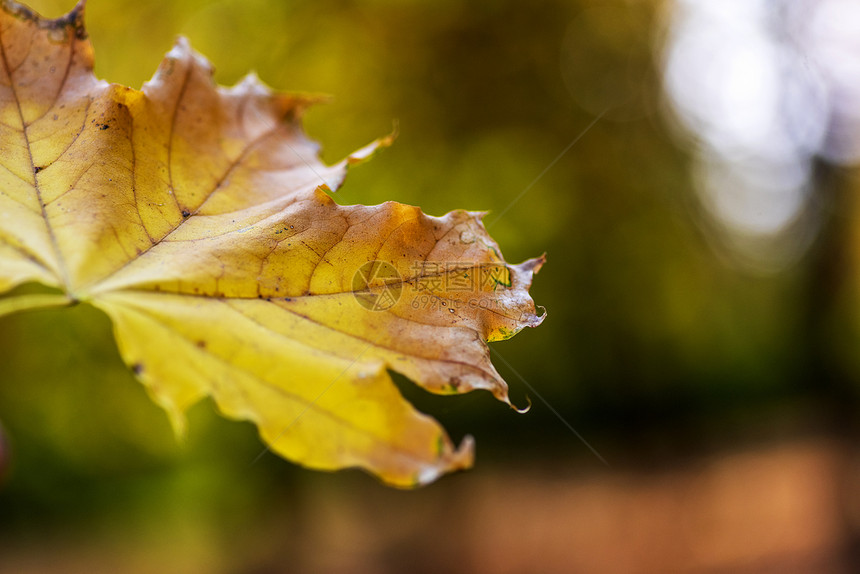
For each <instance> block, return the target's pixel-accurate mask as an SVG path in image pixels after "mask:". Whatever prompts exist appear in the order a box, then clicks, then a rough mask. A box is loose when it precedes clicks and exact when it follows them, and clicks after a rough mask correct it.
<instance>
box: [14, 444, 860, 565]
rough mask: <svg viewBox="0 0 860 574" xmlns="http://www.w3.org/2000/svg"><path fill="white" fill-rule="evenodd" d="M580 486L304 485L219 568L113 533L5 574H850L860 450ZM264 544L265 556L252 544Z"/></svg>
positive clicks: (504, 470)
mask: <svg viewBox="0 0 860 574" xmlns="http://www.w3.org/2000/svg"><path fill="white" fill-rule="evenodd" d="M576 473H577V471H575V470H574V469H570V468H567V469H565V468H557V469H555V472H554V473H553V475H554V476H552V477H548V476H547V473H538V472H530V471H529V470H528V469H524V468H520V469H516V468H511V467H496V468H494V469H493V472H492V473H489V474H486V475H484V476H482V477H481V478H480V479H477V480H470V481H469V483H468V488H463V487H465V486H466V485H464V484H462V483H461V482H458V480H457V478H456V477H455V478H452V479H451V482H450V483H444V482H443V483H442V484H440V485H438V487H431V488H432V489H433V492H432V493H431V495H430V496H427V497H420V500H419V499H412V500H410V499H406V498H402V499H401V502H402V504H400V505H391V504H386V503H385V501H386V500H387V497H388V495H387V494H384V493H383V491H382V490H381V489H380V487H379V486H377V485H375V484H372V483H369V482H364V483H363V485H364V486H363V487H359V488H358V489H357V490H355V489H353V490H351V491H350V492H349V494H347V493H345V492H339V493H338V492H337V491H332V490H330V489H328V488H325V487H321V488H311V489H309V491H308V492H306V493H305V494H306V498H305V506H304V508H305V509H306V511H307V512H309V513H310V515H308V516H304V517H303V518H302V520H300V521H299V522H300V523H302V524H304V525H305V526H306V528H305V529H303V530H301V531H297V530H296V529H295V525H294V524H292V525H291V524H289V523H286V522H284V521H283V520H281V519H280V516H282V514H281V513H280V512H277V511H273V512H271V514H270V518H269V519H268V520H267V521H266V522H264V523H260V524H259V525H257V527H256V528H255V530H256V532H245V533H243V534H242V535H240V536H239V538H238V539H233V540H231V542H230V546H231V547H232V548H231V550H233V551H235V552H232V553H231V556H232V558H226V559H225V558H224V557H223V556H222V557H220V558H218V559H217V560H216V559H215V556H214V555H210V556H209V560H207V559H206V557H205V556H203V555H205V554H206V552H205V550H203V549H201V548H197V549H189V552H188V553H183V552H182V551H181V549H178V548H172V547H171V546H170V544H169V543H168V540H164V541H163V543H165V546H164V547H161V548H160V550H159V549H158V547H157V546H156V550H155V551H153V548H152V546H150V547H149V548H141V547H138V548H134V547H132V546H129V541H128V540H125V541H122V542H121V543H116V541H115V540H112V539H111V537H110V536H105V537H104V538H103V539H88V540H75V541H74V542H70V541H69V540H68V539H57V540H52V539H50V538H48V539H39V540H38V541H33V542H32V543H30V544H24V545H20V544H19V542H20V541H15V540H9V539H8V538H7V539H6V540H4V541H3V542H2V543H0V572H18V573H22V574H25V573H42V572H45V573H47V572H60V571H62V572H66V573H78V572H80V573H84V572H93V571H103V572H109V571H110V572H130V573H136V572H141V573H144V572H155V571H158V572H188V573H193V572H201V573H204V572H206V573H210V572H249V573H264V572H272V573H275V572H328V573H343V574H352V573H355V574H359V573H362V574H376V573H379V574H383V573H392V574H393V573H397V572H412V573H424V572H426V573H431V572H450V573H459V572H462V573H487V574H518V573H523V574H525V573H532V572H541V573H546V574H550V573H559V574H562V573H565V574H568V573H577V572H582V573H590V574H601V573H627V574H662V573H666V572H684V573H690V574H693V573H695V574H717V573H751V574H752V573H770V572H772V573H781V574H791V573H797V574H807V573H821V574H824V573H827V574H842V573H849V572H856V571H857V565H856V564H855V563H854V562H852V560H851V559H852V557H856V556H855V552H854V551H855V550H856V544H857V541H858V533H860V496H858V492H857V490H856V488H855V487H854V485H856V484H858V480H860V458H858V453H857V449H856V447H852V446H848V445H845V444H843V443H840V442H837V441H833V440H827V439H806V440H799V441H795V442H785V443H781V444H773V445H770V446H766V447H760V448H756V449H751V450H745V451H739V452H730V453H724V454H721V455H718V456H714V457H712V458H703V459H698V460H694V461H688V462H687V463H684V464H680V465H677V466H672V467H669V468H655V469H652V470H648V471H620V472H614V471H612V470H607V471H605V472H600V473H594V474H591V475H589V476H576ZM276 508H277V505H276ZM283 510H284V511H285V514H289V511H288V509H283ZM223 519H224V520H230V517H229V516H225V517H223ZM260 532H264V533H265V536H264V537H263V539H264V543H263V544H260V542H259V540H258V541H257V542H256V543H255V542H254V539H255V538H257V537H258V534H259V533H260ZM249 549H253V550H254V551H253V552H252V553H248V550H249ZM221 550H222V551H223V550H224V549H223V548H222V549H221ZM201 554H202V555H201ZM95 565H97V570H94V566H95Z"/></svg>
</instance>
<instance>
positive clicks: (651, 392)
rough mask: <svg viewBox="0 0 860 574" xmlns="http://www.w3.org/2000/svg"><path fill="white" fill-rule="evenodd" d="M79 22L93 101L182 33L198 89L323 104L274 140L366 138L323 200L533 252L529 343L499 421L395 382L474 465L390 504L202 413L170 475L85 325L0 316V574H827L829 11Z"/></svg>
mask: <svg viewBox="0 0 860 574" xmlns="http://www.w3.org/2000/svg"><path fill="white" fill-rule="evenodd" d="M72 4H73V2H72V1H71V0H39V1H36V0H34V1H33V2H32V5H33V7H34V8H36V9H37V10H38V11H40V12H41V13H43V14H45V15H48V16H59V15H60V14H62V13H63V12H65V11H66V10H68V9H70V8H71V6H72ZM86 11H87V22H88V28H89V32H90V36H91V38H92V41H93V44H94V48H95V55H96V56H95V57H96V73H97V75H98V76H99V77H101V78H105V79H107V80H108V81H112V82H118V83H122V84H127V85H130V86H132V87H135V88H138V87H140V85H141V84H142V83H143V82H144V81H146V80H147V79H148V78H149V77H150V76H151V74H152V73H153V72H154V70H155V69H156V67H157V65H158V63H159V61H160V60H161V58H162V57H163V54H164V53H165V52H167V51H168V50H169V49H170V47H171V45H172V43H173V41H174V38H175V36H176V35H177V34H183V35H185V36H187V37H188V38H189V40H190V42H191V45H192V46H193V47H194V48H195V49H196V50H198V51H199V52H201V53H203V54H205V55H206V56H207V57H208V58H209V59H210V60H211V61H212V63H213V64H214V66H215V68H216V76H215V77H216V80H217V81H218V82H220V83H222V84H233V83H235V82H237V81H239V80H240V78H241V77H242V76H244V74H246V73H247V72H249V71H251V70H256V72H257V73H258V74H259V76H260V77H261V79H262V80H263V81H264V82H266V83H267V84H269V85H271V86H273V87H274V88H276V89H278V90H287V91H300V92H310V93H322V94H330V95H332V96H333V99H332V101H331V102H330V103H327V104H320V105H318V106H315V107H314V108H313V109H311V110H310V111H309V112H308V115H307V118H306V122H305V125H306V130H307V132H308V133H309V135H310V136H311V137H313V138H314V139H317V140H319V141H320V142H321V144H322V145H323V150H324V151H323V158H324V159H325V160H326V161H327V162H329V163H333V162H335V161H337V160H339V159H341V158H343V157H344V156H346V155H347V154H349V153H350V152H351V151H353V150H355V149H358V148H360V147H361V146H363V145H365V144H367V143H368V142H370V141H372V140H374V139H375V138H377V137H379V136H382V135H385V134H388V133H390V132H391V130H392V125H393V124H395V123H396V124H397V126H398V130H399V135H398V138H397V140H396V141H395V142H394V145H393V146H392V147H390V148H387V149H385V150H384V151H382V152H381V153H380V154H379V155H378V157H375V158H374V159H373V160H372V161H370V162H368V163H367V164H365V165H361V166H358V167H356V168H355V169H352V170H351V171H350V174H349V176H348V177H347V180H346V183H345V185H344V187H343V188H341V189H340V190H339V191H338V192H337V193H335V194H334V198H335V200H336V201H338V202H339V203H342V204H356V203H361V204H376V203H380V202H383V201H387V200H395V201H400V202H403V203H407V204H412V205H420V206H422V208H423V209H424V210H425V211H426V212H427V213H430V214H433V215H441V214H443V213H445V212H447V211H450V210H453V209H457V208H463V209H469V210H476V211H488V212H489V214H488V215H487V216H486V218H485V220H484V221H485V223H486V225H487V228H488V230H489V232H490V233H491V235H492V236H493V237H494V238H495V239H496V240H497V241H498V243H499V245H500V246H501V249H502V252H503V253H504V254H505V256H506V258H507V260H508V261H509V262H511V263H518V262H520V261H523V260H526V259H528V258H531V257H536V256H539V255H540V254H541V253H544V252H546V257H547V261H546V265H545V266H544V267H543V268H542V270H541V272H540V274H539V275H538V276H537V277H536V278H535V282H534V285H533V287H532V289H531V293H532V295H533V297H534V299H535V301H536V303H537V304H538V305H541V306H544V307H546V309H547V313H548V315H547V319H546V321H544V323H543V324H542V325H541V326H540V327H539V328H537V329H533V330H532V329H527V330H524V331H523V332H521V333H519V334H518V335H517V336H516V337H514V338H513V339H511V340H509V341H504V342H499V343H494V344H492V349H493V351H494V353H493V362H494V364H495V366H496V367H497V369H498V370H499V372H500V373H501V374H502V376H503V377H504V378H505V379H506V381H507V382H508V383H509V385H510V387H511V397H512V401H513V402H514V404H517V405H525V404H528V402H531V404H532V409H531V411H530V412H529V413H527V414H524V415H519V414H517V413H515V412H513V411H511V410H509V409H508V408H507V407H506V406H505V405H502V404H500V403H497V402H496V401H494V400H493V399H492V398H491V397H490V396H489V395H488V394H487V393H481V392H476V393H472V394H469V395H466V396H448V397H439V396H429V395H428V394H427V393H425V392H423V391H421V390H419V389H417V388H416V387H415V386H414V385H412V384H411V383H410V382H409V381H407V380H405V379H402V378H397V383H398V385H399V388H400V390H401V392H402V393H403V394H404V395H405V396H406V397H407V398H408V399H409V400H410V401H412V402H413V403H414V404H415V405H416V406H417V407H418V408H419V409H421V410H423V411H425V412H427V413H429V414H431V415H432V416H434V417H436V418H438V419H439V420H440V422H442V423H443V424H444V425H445V427H446V428H447V429H448V430H449V432H450V434H451V438H452V440H454V441H455V442H456V443H459V442H460V441H461V440H462V438H463V437H464V436H465V435H467V434H472V435H474V436H475V438H476V443H477V451H476V452H477V458H476V466H475V468H474V469H472V470H470V471H467V472H465V473H460V474H457V475H454V476H446V477H442V478H441V479H440V480H439V481H438V482H437V483H435V484H433V485H430V486H429V487H426V488H423V489H419V490H416V491H397V490H392V489H389V488H386V487H384V486H382V485H381V484H378V483H377V482H376V481H375V480H373V479H372V478H370V477H369V476H366V475H364V474H361V473H359V472H356V471H346V472H340V473H319V472H312V471H308V470H305V469H302V468H299V467H296V466H294V465H292V464H291V463H289V462H286V461H284V460H282V459H279V458H277V457H276V456H274V455H271V454H267V455H266V456H263V457H261V458H260V460H259V462H254V461H255V458H256V457H257V456H258V455H259V454H261V451H262V450H263V445H262V444H261V443H260V441H259V439H258V437H257V435H256V432H255V430H254V429H253V428H252V427H251V426H250V425H248V424H245V423H236V422H232V421H227V420H225V419H223V418H221V417H219V416H218V414H217V413H216V412H215V409H214V407H213V405H212V404H211V403H210V402H204V403H202V404H199V405H197V406H195V407H194V408H193V409H192V410H191V413H190V425H189V429H190V430H189V435H188V438H187V440H186V441H185V442H183V443H180V442H178V441H177V440H176V439H175V437H174V436H173V434H172V432H171V429H170V425H169V422H168V420H167V417H166V416H165V415H164V413H163V412H161V411H160V410H159V409H158V407H157V406H155V405H154V404H153V403H152V402H151V401H150V399H149V397H148V396H147V395H146V393H145V392H144V390H143V388H142V386H141V385H140V384H139V383H138V382H136V381H135V380H134V377H133V375H132V374H131V373H129V372H128V370H127V369H126V368H125V366H124V365H123V364H122V362H121V360H120V358H119V355H118V352H117V349H116V346H115V343H114V342H113V338H112V333H111V326H110V324H109V322H108V320H107V318H106V317H105V316H103V315H102V314H100V313H99V312H97V311H96V310H94V309H92V308H88V307H86V306H79V307H76V308H73V309H61V310H46V311H37V312H31V313H22V314H17V315H9V316H4V317H2V318H0V421H2V436H3V437H4V439H3V440H0V572H23V573H27V572H34V573H35V572H58V571H62V572H91V571H98V572H101V571H105V572H131V573H135V572H141V573H143V572H154V571H157V572H177V573H179V572H182V573H186V572H187V573H198V572H199V573H248V574H257V573H259V574H262V573H269V572H271V573H276V572H291V573H292V572H327V573H328V572H332V573H381V574H385V573H399V572H416V573H422V572H428V573H429V572H434V573H436V572H452V573H457V572H463V573H506V574H514V573H523V574H526V573H556V572H558V573H576V572H582V573H586V574H593V573H603V572H605V573H655V574H657V573H663V572H689V573H703V574H704V573H709V574H711V573H713V574H716V573H730V572H731V573H736V572H741V573H759V572H774V573H793V572H796V573H806V572H820V573H849V572H855V571H857V564H860V487H858V485H860V480H859V479H860V475H858V472H860V470H858V469H860V465H858V461H860V459H858V450H857V448H856V445H857V443H858V441H857V439H858V438H860V432H858V425H857V422H856V421H857V420H858V414H860V408H858V407H860V401H858V398H860V352H858V351H860V223H858V222H860V204H858V202H857V199H856V198H857V197H858V191H860V177H858V172H857V167H856V164H857V161H858V158H860V151H858V150H860V144H858V142H860V112H858V111H857V110H860V67H858V65H857V63H856V62H857V58H856V54H857V53H858V49H860V17H858V16H857V8H856V6H855V3H854V2H851V1H850V0H826V1H824V0H821V1H814V0H796V1H795V2H782V3H781V2H764V1H750V0H726V1H725V2H713V1H711V0H644V1H640V2H631V1H627V0H610V1H608V2H601V3H594V2H588V1H587V0H539V1H537V2H534V3H523V2H516V1H513V0H493V1H491V0H480V1H476V2H457V1H454V0H444V1H436V2H431V1H425V0H410V1H408V2H391V1H388V0H369V1H366V2H354V1H347V0H317V1H310V0H289V1H279V0H278V1H276V0H217V1H213V0H182V1H179V0H172V1H168V0H151V1H148V2H132V1H130V0H110V1H109V0H89V2H88V4H87V8H86ZM0 192H2V190H0ZM23 289H24V290H27V289H30V290H36V291H38V287H33V286H26V287H24V288H23ZM583 439H584V440H583ZM584 441H587V444H586V442H584ZM592 448H593V449H594V451H595V452H596V453H597V454H598V456H595V455H594V453H592V451H591V449H592ZM600 458H603V459H605V460H606V461H607V462H608V464H609V466H605V465H604V464H603V463H602V462H601V460H600Z"/></svg>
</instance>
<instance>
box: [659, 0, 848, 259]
mask: <svg viewBox="0 0 860 574" xmlns="http://www.w3.org/2000/svg"><path fill="white" fill-rule="evenodd" d="M662 56H663V64H664V84H665V89H666V94H667V97H668V100H669V102H670V104H671V106H670V107H671V109H672V110H673V112H674V114H675V115H676V116H677V118H678V119H679V120H680V123H681V124H682V125H683V126H684V127H685V128H686V130H687V131H688V132H689V133H690V134H692V135H693V136H694V141H695V142H696V146H695V151H696V156H697V164H698V165H697V175H698V176H699V177H698V180H697V185H698V188H697V191H698V193H699V195H700V198H701V200H702V204H703V205H704V206H705V207H706V208H707V211H708V213H709V215H710V217H711V218H712V219H713V220H714V221H715V222H716V223H717V224H718V226H717V227H718V228H720V229H722V232H723V233H724V234H726V235H728V236H730V237H728V239H729V241H728V243H731V244H734V245H736V246H741V247H743V246H744V245H747V247H750V246H752V247H750V248H751V249H754V248H755V246H756V245H759V246H760V245H762V241H761V240H762V239H766V240H771V246H770V247H769V248H768V249H766V250H763V251H762V252H761V253H760V254H758V255H759V256H760V257H767V258H773V257H777V258H778V259H779V260H780V261H786V262H787V261H790V260H792V259H793V258H794V257H795V256H797V255H799V253H787V252H785V251H786V250H788V249H800V248H802V247H801V246H805V245H807V244H808V242H805V241H785V242H784V246H785V248H784V250H783V252H782V253H779V252H778V250H774V249H773V248H772V247H773V245H774V244H779V243H778V242H779V240H780V238H781V235H783V234H789V233H793V234H797V233H798V227H799V222H801V220H802V219H803V217H804V215H805V214H808V209H807V208H808V206H809V202H810V193H811V190H812V189H814V186H813V185H812V182H811V178H812V168H813V161H814V160H815V158H816V157H820V158H823V159H825V160H827V161H833V162H838V163H853V162H856V161H857V160H858V159H860V2H858V1H857V0H784V1H777V0H719V1H714V0H676V3H675V5H674V8H673V10H672V15H671V19H670V22H669V28H668V36H667V41H666V44H665V45H664V50H663V54H662ZM807 219H808V218H807ZM804 226H805V227H806V228H808V229H811V228H814V227H815V225H814V222H809V221H806V222H805V225H804ZM801 227H803V226H801ZM744 238H751V239H752V240H753V241H751V242H749V243H744V242H743V241H739V239H741V240H742V239H744ZM775 254H777V255H775ZM744 255H745V256H747V257H749V256H752V257H753V258H755V257H756V253H745V254H744ZM762 263H764V264H765V266H766V267H772V263H773V261H762Z"/></svg>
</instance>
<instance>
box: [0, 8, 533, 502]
mask: <svg viewBox="0 0 860 574" xmlns="http://www.w3.org/2000/svg"><path fill="white" fill-rule="evenodd" d="M92 69H93V52H92V47H91V45H90V42H89V41H88V39H87V33H86V30H85V28H84V25H83V3H81V4H79V5H78V6H77V7H76V8H75V9H74V10H72V11H71V12H70V13H69V14H67V15H66V16H64V17H62V18H58V19H55V20H48V19H44V18H41V17H40V16H38V15H37V14H35V13H33V12H32V11H31V10H29V9H28V8H26V7H23V6H21V5H19V4H16V3H14V2H11V1H9V0H2V10H0V293H2V292H6V291H9V290H11V289H12V288H13V287H15V286H17V285H20V284H23V283H28V282H38V283H41V284H43V285H46V286H49V287H54V288H56V289H58V290H59V291H60V293H57V294H50V293H49V294H38V295H34V294H30V295H14V294H13V295H11V296H6V297H5V298H3V299H0V315H2V314H4V313H10V312H13V311H19V310H23V309H27V308H34V307H43V306H50V305H71V304H77V303H87V304H90V305H93V306H95V307H97V308H99V309H101V310H102V311H104V312H105V313H106V314H107V315H108V316H109V317H110V318H111V320H112V321H113V325H114V331H115V335H116V339H117V342H118V345H119V349H120V353H121V355H122V358H123V360H124V361H125V362H126V363H127V364H128V365H129V366H130V367H131V368H132V370H133V371H134V373H135V374H136V375H137V377H138V378H139V379H140V380H141V381H142V382H143V384H144V385H145V386H146V388H147V390H148V392H149V393H150V395H151V396H152V398H153V399H154V400H155V401H156V402H157V403H158V404H159V405H161V406H162V407H163V408H164V409H165V410H166V411H167V412H168V414H169V415H170V418H171V421H172V423H173V425H174V427H175V428H176V429H177V431H178V432H180V433H182V432H183V431H184V425H185V422H184V415H183V413H184V412H185V410H186V409H187V408H188V407H189V406H190V405H192V404H193V403H195V402H197V401H199V400H200V399H201V398H203V397H206V396H211V397H212V398H213V399H214V400H215V402H216V404H217V405H218V408H219V409H220V410H221V412H222V413H223V414H224V415H226V416H228V417H232V418H236V419H246V420H250V421H253V422H254V423H255V424H256V425H257V426H258V428H259V430H260V434H261V435H262V437H263V439H264V440H265V441H266V443H267V444H268V448H270V449H271V450H273V451H274V452H277V453H278V454H280V455H282V456H284V457H286V458H288V459H290V460H293V461H296V462H298V463H301V464H303V465H306V466H308V467H312V468H318V469H337V468H343V467H361V468H364V469H366V470H368V471H370V472H371V473H374V474H375V475H377V476H379V477H380V478H381V479H382V480H384V481H385V482H387V483H389V484H392V485H396V486H414V485H418V484H424V483H426V482H429V481H431V480H433V479H435V478H436V477H437V476H439V475H440V474H441V473H444V472H447V471H451V470H455V469H460V468H465V467H468V466H470V465H471V463H472V458H473V452H472V449H473V446H472V441H471V439H470V438H469V437H467V439H466V440H464V441H463V444H461V445H460V447H459V448H455V446H454V445H453V444H452V442H451V440H450V439H449V437H448V435H447V434H446V433H445V431H444V429H442V428H441V427H440V425H439V424H438V423H437V422H436V421H435V420H433V419H432V418H430V417H428V416H426V415H423V414H421V413H419V412H417V411H416V410H415V409H414V408H413V407H412V406H411V405H410V404H409V403H408V402H407V401H405V400H404V399H403V398H402V396H401V395H400V393H399V392H398V390H397V388H396V387H395V385H394V384H393V382H392V380H391V378H390V376H389V374H388V371H387V370H388V369H390V370H393V371H396V372H399V373H402V374H403V375H406V376H407V377H409V378H410V379H412V380H413V381H415V382H416V383H418V384H419V385H421V386H423V387H424V388H426V389H428V390H430V391H431V392H435V393H442V394H455V393H463V392H467V391H470V390H473V389H486V390H489V391H490V392H492V393H493V395H495V396H496V397H497V398H498V399H500V400H502V401H505V402H508V395H507V386H506V385H505V383H504V381H503V380H502V379H501V377H500V376H499V374H498V373H497V372H496V370H495V369H494V368H493V365H492V363H491V362H490V359H489V352H488V348H487V346H486V341H493V340H500V339H505V338H508V337H510V336H512V335H514V334H515V333H516V332H518V331H519V330H520V329H522V328H523V327H526V326H531V327H533V326H536V325H538V324H539V323H540V322H541V320H542V319H543V317H542V316H538V315H537V314H536V312H535V305H534V303H533V302H532V300H531V298H530V297H529V295H528V288H529V286H530V284H531V280H532V276H533V274H534V273H536V272H537V270H538V269H539V268H540V266H541V264H542V263H543V258H539V259H534V260H530V261H527V262H525V263H523V264H521V265H508V264H506V263H505V261H504V260H503V259H502V257H501V255H500V253H499V250H498V247H497V246H496V244H495V243H494V242H493V240H492V239H490V237H489V235H488V234H487V233H486V230H485V229H484V227H483V225H482V224H481V217H482V215H483V214H481V213H474V212H466V211H454V212H451V213H448V214H447V215H445V216H443V217H430V216H427V215H425V214H424V213H422V212H421V210H420V209H418V208H416V207H411V206H407V205H402V204H398V203H393V202H389V203H385V204H383V205H378V206H371V207H366V206H349V207H345V206H340V205H337V204H336V203H335V202H334V201H333V200H332V199H331V198H330V197H329V196H328V195H327V193H326V191H330V190H331V189H335V188H337V187H338V186H339V185H340V184H341V182H342V181H343V178H344V175H345V173H346V169H347V167H348V166H349V165H350V164H353V163H356V162H358V161H361V160H362V159H364V158H365V157H367V156H368V155H370V154H371V153H372V152H373V150H374V149H375V148H376V147H378V146H380V145H387V144H388V143H389V141H388V139H389V138H384V139H382V140H379V141H377V142H374V144H372V145H370V146H368V147H367V148H364V149H362V150H359V151H358V152H356V153H354V154H353V155H352V156H350V157H348V158H346V159H345V160H344V161H342V162H340V163H338V164H335V165H332V166H326V165H324V164H323V163H322V162H321V161H320V160H319V158H318V146H317V144H316V143H314V142H313V141H311V140H309V139H308V138H307V137H306V136H305V135H304V133H303V132H302V130H301V127H300V118H301V115H302V113H303V112H304V111H305V109H306V108H307V107H308V106H309V105H310V104H311V103H313V101H314V99H313V98H311V97H308V96H301V95H285V94H273V93H272V92H271V91H270V90H269V89H268V88H266V87H264V86H263V85H262V84H261V83H260V82H259V81H258V80H257V79H256V78H255V77H254V76H249V77H247V78H246V79H245V80H243V81H242V82H240V83H239V84H238V85H236V86H235V87H232V88H223V87H218V86H215V85H214V83H213V81H212V69H211V67H210V65H209V63H208V62H207V61H206V60H205V59H204V58H203V57H201V56H200V55H198V54H196V53H194V52H193V51H192V50H191V49H190V47H189V46H188V44H187V42H186V41H185V40H184V39H180V40H179V41H177V43H176V45H175V46H174V48H173V49H172V50H171V51H170V52H169V53H168V54H167V56H166V58H165V59H164V61H163V62H162V64H161V66H160V67H159V69H158V71H157V73H156V74H155V76H154V77H153V79H152V80H150V81H149V82H147V83H146V84H145V85H144V86H143V89H142V90H141V91H137V90H133V89H130V88H127V87H124V86H120V85H116V84H108V83H106V82H104V81H100V80H97V79H96V78H95V76H94V75H93V71H92Z"/></svg>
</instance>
